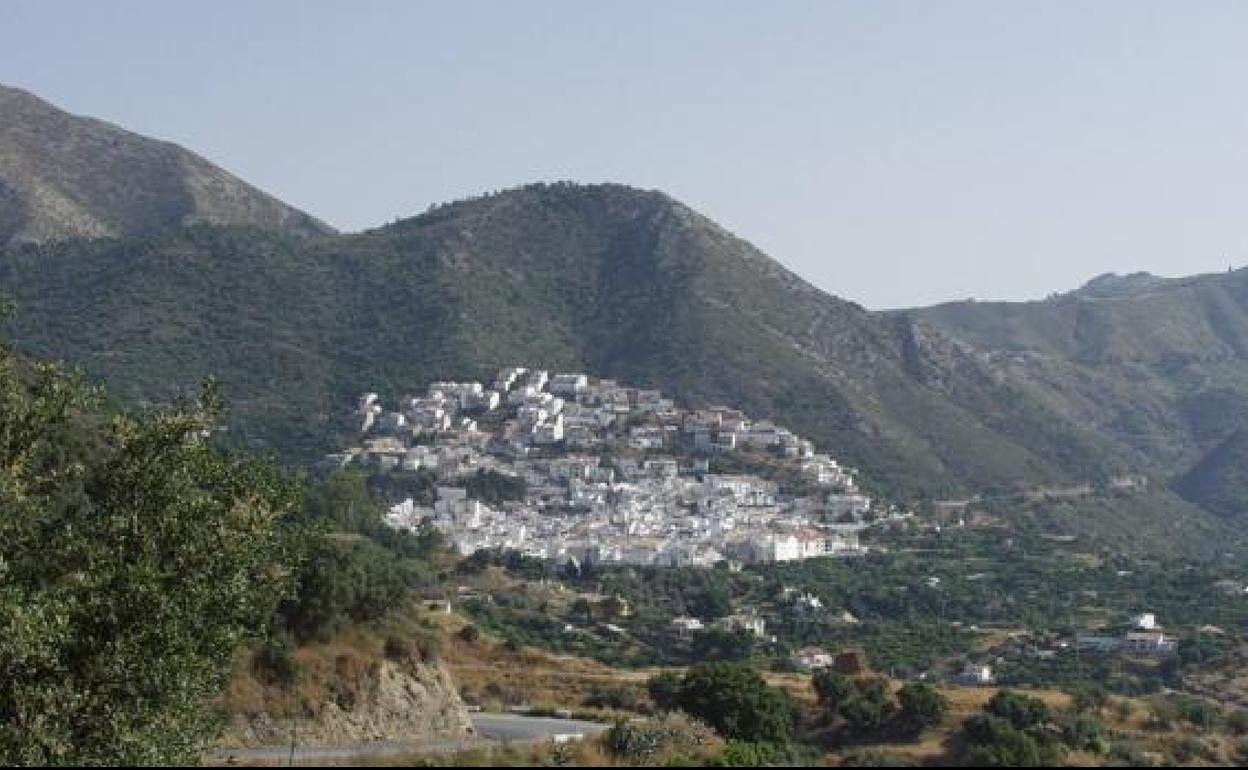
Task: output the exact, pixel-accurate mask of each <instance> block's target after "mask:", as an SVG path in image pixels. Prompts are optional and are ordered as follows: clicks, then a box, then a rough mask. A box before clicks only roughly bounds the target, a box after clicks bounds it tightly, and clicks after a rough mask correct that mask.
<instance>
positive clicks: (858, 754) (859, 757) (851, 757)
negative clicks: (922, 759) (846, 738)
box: [841, 749, 918, 767]
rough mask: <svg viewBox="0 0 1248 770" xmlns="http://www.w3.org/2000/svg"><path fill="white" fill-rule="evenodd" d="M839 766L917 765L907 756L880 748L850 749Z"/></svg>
mask: <svg viewBox="0 0 1248 770" xmlns="http://www.w3.org/2000/svg"><path fill="white" fill-rule="evenodd" d="M841 767H918V763H917V762H915V761H914V760H913V759H910V758H909V757H903V756H901V755H900V754H893V753H891V752H888V751H882V750H880V749H859V750H857V751H851V752H849V753H848V754H846V755H845V757H844V758H843V759H842V760H841Z"/></svg>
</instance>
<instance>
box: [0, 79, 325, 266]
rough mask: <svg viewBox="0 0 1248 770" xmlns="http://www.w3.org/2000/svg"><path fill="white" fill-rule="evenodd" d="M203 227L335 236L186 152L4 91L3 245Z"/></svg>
mask: <svg viewBox="0 0 1248 770" xmlns="http://www.w3.org/2000/svg"><path fill="white" fill-rule="evenodd" d="M197 222H204V223H212V224H220V225H251V226H255V227H260V228H264V229H269V230H276V231H280V232H284V233H287V234H290V235H298V236H307V235H319V234H325V233H328V232H331V229H330V228H329V227H328V226H326V225H325V224H323V223H321V222H318V221H317V220H316V219H313V218H312V217H310V216H308V215H307V214H304V213H303V212H301V211H298V210H296V209H293V208H291V207H290V206H287V205H286V204H284V203H282V202H281V201H279V200H277V199H276V198H273V197H271V196H269V195H266V194H265V193H263V192H261V191H260V190H257V189H256V188H254V187H252V186H251V185H249V184H247V183H245V182H243V181H242V180H240V179H238V178H236V177H234V176H232V175H230V174H229V173H227V172H225V171H223V170H221V169H220V168H218V167H216V166H214V165H213V164H211V163H209V162H208V161H206V160H204V159H203V158H200V157H199V156H197V155H194V154H192V153H190V152H187V151H186V150H184V149H182V148H181V147H178V146H177V145H174V144H170V143H168V142H160V141H156V140H153V139H148V138H146V137H143V136H139V135H137V134H132V133H130V132H128V131H125V130H123V129H120V128H118V127H116V126H113V125H110V124H108V123H105V122H102V121H99V120H93V119H91V118H83V117H78V116H75V115H70V114H69V113H66V112H63V111H62V110H59V109H57V108H56V107H54V106H52V105H51V104H48V103H47V102H45V101H43V100H42V99H39V98H38V97H36V96H33V95H31V94H29V93H27V92H25V91H21V90H18V89H15V88H8V87H4V86H0V244H4V243H9V242H16V241H21V242H26V241H35V242H39V241H48V240H55V239H63V238H72V237H97V236H128V235H147V234H152V233H157V232H162V231H167V230H169V229H172V228H176V227H181V226H183V225H188V224H193V223H197Z"/></svg>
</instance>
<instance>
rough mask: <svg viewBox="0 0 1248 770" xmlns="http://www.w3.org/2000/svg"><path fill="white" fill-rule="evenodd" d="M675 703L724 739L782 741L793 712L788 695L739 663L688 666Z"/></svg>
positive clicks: (787, 735) (788, 732) (790, 727)
mask: <svg viewBox="0 0 1248 770" xmlns="http://www.w3.org/2000/svg"><path fill="white" fill-rule="evenodd" d="M676 705H677V706H679V708H680V709H681V710H683V711H684V712H685V713H687V714H690V715H691V716H694V717H696V718H698V719H701V720H703V721H705V722H706V723H707V724H709V725H710V726H711V727H713V728H714V729H715V731H716V732H718V733H719V734H720V735H722V736H724V737H725V738H729V739H735V740H742V741H749V742H761V743H778V744H785V743H788V741H789V739H790V738H791V737H792V735H793V723H794V718H795V714H794V711H793V706H792V704H791V703H790V702H789V699H788V696H787V695H785V693H783V692H782V691H780V690H777V689H776V688H774V687H771V686H770V685H768V684H767V683H766V682H765V681H764V680H763V678H762V676H760V675H759V674H758V672H757V671H755V670H754V669H752V668H750V667H749V666H746V665H743V664H737V663H706V664H702V665H699V666H694V667H693V668H691V669H689V671H688V673H686V674H685V676H684V678H683V679H681V681H680V686H679V688H678V689H677V692H676Z"/></svg>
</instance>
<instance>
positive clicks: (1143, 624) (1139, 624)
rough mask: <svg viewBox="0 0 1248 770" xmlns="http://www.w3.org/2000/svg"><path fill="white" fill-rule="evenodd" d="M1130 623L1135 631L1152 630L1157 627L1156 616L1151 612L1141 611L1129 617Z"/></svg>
mask: <svg viewBox="0 0 1248 770" xmlns="http://www.w3.org/2000/svg"><path fill="white" fill-rule="evenodd" d="M1131 625H1132V626H1133V627H1134V628H1135V629H1136V630H1137V631H1154V630H1156V629H1157V616H1156V615H1154V614H1153V613H1151V612H1141V613H1140V614H1139V615H1135V616H1134V617H1132V618H1131Z"/></svg>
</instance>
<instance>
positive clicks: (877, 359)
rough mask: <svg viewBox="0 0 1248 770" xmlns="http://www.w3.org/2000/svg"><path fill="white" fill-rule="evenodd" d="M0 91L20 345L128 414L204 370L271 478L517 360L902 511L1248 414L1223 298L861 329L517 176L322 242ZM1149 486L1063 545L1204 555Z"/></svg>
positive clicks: (766, 281)
mask: <svg viewBox="0 0 1248 770" xmlns="http://www.w3.org/2000/svg"><path fill="white" fill-rule="evenodd" d="M0 93H2V96H0V124H2V126H0V180H3V184H4V189H3V192H0V201H2V202H5V205H2V206H0V222H4V223H6V224H4V227H5V228H7V230H5V232H6V233H7V235H5V236H4V237H3V238H0V243H3V242H5V241H7V246H4V247H3V249H2V251H0V295H7V296H8V297H11V298H12V299H13V300H14V301H15V303H16V305H17V313H16V315H15V316H14V317H13V318H12V319H10V320H9V321H7V322H6V324H5V326H6V327H7V331H8V333H9V335H10V336H11V338H12V339H13V340H14V342H15V344H16V345H17V346H18V347H19V348H20V349H21V350H22V351H23V352H25V353H27V354H31V355H35V356H39V357H45V358H61V359H67V360H69V361H72V362H74V363H76V364H78V365H81V366H82V367H84V368H85V370H86V371H87V372H88V373H89V374H90V375H91V376H93V377H97V378H100V379H102V380H104V381H105V382H107V384H108V385H109V388H110V392H111V393H112V394H113V395H115V396H117V397H120V398H122V399H125V400H127V401H130V402H143V401H145V400H151V399H167V398H168V397H170V396H171V395H174V394H177V393H180V392H184V391H185V390H186V389H188V388H193V387H195V386H196V384H197V383H199V382H200V381H201V380H203V379H205V378H207V377H210V376H215V377H218V378H219V379H220V380H221V381H222V383H223V384H224V386H225V390H226V394H227V396H228V397H229V398H230V400H231V403H232V404H233V407H234V416H233V418H232V419H231V422H230V424H229V426H228V427H229V429H230V432H231V435H232V436H234V437H235V439H236V440H237V441H239V442H240V443H244V444H248V445H257V446H264V447H270V448H272V449H274V450H276V451H278V452H279V453H280V454H281V455H283V456H284V457H287V458H289V459H295V460H301V461H302V460H309V459H313V458H315V457H317V456H318V455H319V454H320V453H322V452H325V451H328V450H331V449H334V448H336V447H337V446H339V445H340V444H341V441H342V440H343V438H344V437H345V436H346V435H347V434H349V433H350V431H351V430H352V428H351V425H350V421H349V420H348V419H347V413H348V411H349V409H350V407H351V405H352V403H353V401H354V398H355V397H356V396H357V395H358V393H359V392H361V391H363V390H366V389H370V390H379V391H381V392H382V393H383V395H385V396H387V397H398V396H400V395H402V394H403V393H405V392H408V391H410V390H413V389H418V388H422V387H423V386H424V384H425V383H427V382H429V381H432V380H436V379H445V378H473V379H481V378H488V377H489V376H490V375H491V374H492V373H493V371H495V370H496V369H497V368H498V367H500V366H504V365H512V364H523V365H533V366H541V367H545V368H550V369H556V370H565V371H566V370H580V371H585V372H588V373H591V374H593V375H597V376H608V377H614V378H616V379H619V380H621V381H623V382H627V383H630V384H635V385H640V386H654V387H659V388H661V389H663V390H664V391H667V392H669V393H671V394H672V395H674V396H675V397H676V398H677V399H679V400H680V401H681V402H682V403H683V404H686V405H689V406H699V405H710V404H717V403H718V404H729V405H733V406H737V407H739V408H742V409H744V410H746V411H747V412H749V413H751V414H753V415H756V416H759V417H770V418H774V419H776V420H778V421H779V422H781V423H782V424H784V425H787V426H789V427H792V428H793V429H795V430H797V431H798V432H800V433H802V434H804V435H807V436H809V437H811V438H812V439H814V440H815V441H816V442H817V443H818V444H819V445H820V446H821V447H823V448H826V449H828V450H829V451H832V452H833V453H835V454H836V455H837V456H838V457H842V458H845V459H847V460H848V461H849V462H851V463H852V464H854V465H856V466H858V467H859V468H860V469H861V471H862V472H863V475H864V477H865V478H866V479H867V480H868V483H869V484H870V485H872V486H873V487H874V489H875V491H876V492H878V493H883V494H887V495H889V496H893V497H896V498H902V499H905V500H910V501H914V500H922V499H940V498H944V497H949V496H965V495H969V494H976V493H983V492H988V493H997V494H998V496H1003V495H1004V496H1008V495H1009V494H1013V493H1014V492H1016V491H1019V490H1021V489H1023V488H1030V489H1033V490H1034V489H1036V488H1041V489H1055V490H1060V489H1064V488H1072V487H1079V486H1081V485H1085V484H1088V483H1091V484H1094V485H1096V487H1097V488H1106V487H1107V485H1109V484H1110V482H1111V480H1112V479H1114V478H1115V477H1118V476H1121V475H1124V474H1136V473H1141V472H1143V473H1146V474H1149V475H1151V476H1153V477H1154V478H1160V479H1163V480H1164V479H1169V478H1171V477H1173V476H1175V475H1176V474H1177V472H1178V470H1179V469H1181V468H1184V469H1185V468H1186V467H1188V466H1190V465H1191V464H1193V463H1194V462H1195V461H1196V460H1197V459H1199V456H1200V455H1201V454H1202V452H1204V451H1208V450H1209V449H1212V448H1213V446H1214V445H1216V444H1217V443H1218V442H1220V441H1221V440H1224V439H1225V438H1226V436H1227V435H1228V430H1227V428H1228V421H1232V418H1225V417H1224V415H1225V414H1227V411H1228V410H1230V411H1233V412H1235V414H1236V415H1238V414H1240V413H1243V414H1245V415H1248V386H1245V387H1240V386H1241V384H1242V383H1240V382H1239V379H1238V378H1239V377H1240V375H1238V372H1239V371H1240V370H1242V369H1243V366H1242V361H1241V360H1240V356H1241V353H1242V351H1245V350H1248V324H1244V323H1243V318H1242V316H1243V310H1242V309H1241V308H1242V305H1241V303H1240V302H1239V295H1237V294H1236V291H1237V290H1236V289H1233V288H1227V289H1209V290H1207V291H1206V290H1205V289H1198V288H1197V289H1194V288H1192V285H1191V284H1190V282H1183V281H1177V282H1175V281H1168V280H1166V279H1154V278H1153V277H1151V276H1134V277H1129V278H1128V279H1126V280H1118V279H1116V278H1114V277H1102V278H1101V279H1097V280H1096V281H1094V282H1093V283H1092V284H1090V285H1089V286H1087V287H1085V288H1084V289H1083V290H1080V291H1076V292H1073V293H1071V294H1069V295H1064V296H1061V297H1058V298H1056V299H1054V300H1053V301H1052V302H1050V303H1031V304H1023V305H1008V304H981V303H971V304H963V305H950V306H942V307H939V308H932V309H924V310H914V311H904V312H891V313H873V312H869V311H867V310H865V309H863V308H862V307H860V306H858V305H856V304H854V303H852V302H848V301H845V300H842V299H838V298H837V297H834V296H832V295H829V294H827V293H825V292H823V291H820V290H819V289H816V288H815V287H813V286H811V285H810V284H809V283H807V282H805V281H804V280H802V279H801V278H799V277H798V276H796V275H795V274H793V273H792V272H790V271H789V270H787V269H785V268H784V267H783V266H782V265H781V264H780V263H778V262H776V261H775V260H773V259H771V258H770V257H768V256H767V255H766V254H763V253H762V252H761V251H759V250H758V249H756V248H755V247H753V246H752V245H750V244H749V243H747V242H746V241H744V240H742V239H740V238H738V237H736V236H735V235H733V234H732V233H730V232H728V231H726V230H725V229H724V228H722V227H720V226H718V225H716V224H715V223H713V222H711V221H710V220H708V219H706V218H705V217H703V216H701V215H700V214H698V213H697V212H695V211H693V210H691V209H689V208H688V207H687V206H684V205H683V204H681V203H679V202H677V201H675V200H673V199H671V198H670V197H668V196H666V195H664V194H662V193H659V192H655V191H643V190H637V189H633V188H629V187H625V186H622V185H614V184H601V185H576V184H570V183H557V184H537V185H529V186H526V187H521V188H517V189H512V190H507V191H504V192H500V193H496V194H492V195H487V196H482V197H479V198H474V199H470V200H464V201H459V202H456V203H452V204H449V205H445V206H441V207H438V208H435V209H432V210H430V211H428V212H426V213H425V214H423V215H420V216H416V217H412V218H410V219H406V220H402V221H399V222H396V223H393V224H391V225H388V226H386V227H382V228H378V229H376V230H372V231H369V232H364V233H357V234H347V235H333V234H327V232H326V230H327V229H326V228H325V227H324V226H323V225H320V224H319V223H317V222H315V220H311V219H310V218H308V217H306V215H302V214H299V213H298V212H294V211H292V210H291V209H289V208H287V207H285V206H283V205H282V204H280V203H278V202H276V201H274V200H273V199H271V198H268V197H267V196H264V195H263V194H262V193H259V192H257V191H255V190H254V189H253V188H250V187H248V186H247V185H245V184H243V183H242V182H239V181H238V180H235V179H233V178H232V177H229V176H228V175H226V174H225V173H224V172H221V171H219V170H218V169H215V167H212V166H210V165H209V164H207V163H206V162H204V161H202V160H199V159H198V158H196V157H195V156H193V155H190V154H189V153H187V152H185V151H184V150H181V149H179V148H177V147H174V146H172V145H168V144H164V143H160V142H155V141H152V140H149V139H145V138H143V137H139V136H136V135H133V134H129V133H126V132H124V131H122V130H121V129H117V128H114V127H112V126H108V125H106V124H102V123H99V122H97V121H91V120H87V119H82V118H75V117H71V116H68V115H66V114H65V113H62V112H59V111H57V110H55V109H54V108H52V107H50V106H48V105H46V104H45V103H43V102H41V101H39V100H38V99H36V98H35V97H32V96H29V95H27V94H24V93H21V92H15V91H12V90H11V89H9V90H4V91H3V92H0ZM75 235H90V236H99V235H110V236H112V237H73V236H75ZM312 235H315V236H317V237H307V236H312ZM1244 280H1248V278H1245V279H1244ZM1202 285H1203V284H1202ZM1192 292H1197V293H1198V294H1200V296H1198V297H1195V298H1190V297H1189V298H1188V299H1187V300H1183V301H1178V300H1174V301H1175V302H1178V305H1176V308H1177V307H1179V306H1181V307H1182V309H1181V311H1180V310H1177V309H1174V308H1170V307H1169V306H1168V305H1167V306H1166V307H1158V306H1156V305H1157V303H1166V302H1171V300H1167V299H1164V298H1166V297H1170V296H1171V295H1176V296H1180V297H1187V295H1188V294H1191V293H1192ZM1201 292H1203V293H1201ZM1245 293H1248V292H1245ZM1133 308H1134V309H1133ZM1172 311H1173V312H1172ZM1175 313H1177V315H1175ZM1193 357H1195V358H1198V359H1199V360H1200V365H1199V367H1198V368H1197V369H1194V370H1192V371H1191V372H1190V377H1195V378H1197V379H1199V378H1201V377H1205V378H1209V377H1213V375H1214V374H1215V373H1216V374H1217V377H1213V379H1212V380H1211V382H1214V385H1212V386H1208V385H1201V384H1200V382H1204V380H1200V382H1193V383H1191V384H1190V387H1187V388H1186V389H1181V388H1179V383H1180V381H1181V380H1182V379H1183V377H1184V376H1189V375H1182V374H1181V372H1183V371H1187V370H1186V369H1184V367H1185V366H1187V364H1188V363H1190V361H1191V360H1192V359H1193ZM1145 359H1147V360H1148V362H1147V363H1145V362H1144V361H1145ZM1172 369H1173V370H1175V371H1178V372H1180V374H1177V375H1173V376H1172V374H1173V372H1171V373H1167V372H1169V371H1170V370H1172ZM1233 419H1239V418H1238V417H1235V418H1233ZM1176 434H1182V436H1181V437H1180V438H1178V439H1176V438H1175V435H1176ZM1159 487H1164V485H1154V486H1153V489H1158V488H1159ZM1149 494H1150V501H1149V502H1148V504H1128V503H1125V502H1112V501H1111V503H1110V504H1109V509H1107V510H1112V511H1118V514H1115V515H1120V516H1121V518H1120V520H1118V521H1114V522H1110V521H1109V518H1110V513H1109V512H1107V510H1101V509H1098V510H1097V511H1094V512H1092V513H1091V514H1090V515H1089V516H1087V517H1084V516H1082V513H1083V512H1084V509H1082V508H1080V507H1079V506H1075V507H1074V508H1073V509H1069V510H1065V512H1064V513H1063V514H1062V517H1061V521H1062V522H1065V523H1063V524H1061V525H1060V526H1061V527H1065V528H1068V529H1074V530H1078V529H1080V528H1081V527H1083V531H1085V532H1088V531H1095V532H1097V533H1101V534H1105V535H1106V536H1107V537H1109V538H1110V539H1119V540H1121V539H1122V538H1124V537H1129V536H1133V534H1135V533H1140V532H1150V533H1157V535H1156V536H1153V535H1150V536H1149V538H1150V539H1152V540H1154V541H1157V542H1166V541H1171V540H1184V539H1186V540H1190V541H1193V542H1196V541H1199V542H1200V543H1202V544H1203V545H1202V547H1203V546H1207V545H1210V544H1214V545H1220V544H1221V537H1222V536H1223V535H1224V534H1225V530H1223V529H1219V527H1220V526H1221V525H1220V524H1219V522H1217V521H1216V520H1214V519H1212V518H1211V517H1209V516H1208V514H1205V513H1202V512H1201V511H1199V510H1197V509H1195V508H1192V507H1191V506H1189V505H1187V504H1184V503H1181V502H1180V501H1178V500H1177V498H1174V497H1173V496H1170V495H1168V494H1167V493H1166V492H1164V490H1163V491H1156V492H1152V493H1149ZM1064 505H1066V504H1065V503H1064ZM1067 508H1070V506H1069V505H1067ZM1037 515H1040V516H1043V515H1045V514H1044V512H1043V511H1040V512H1039V513H1038V514H1037ZM1094 519H1095V522H1099V523H1095V522H1093V520H1094ZM1085 524H1086V525H1087V526H1086V527H1084V525H1085ZM1111 525H1112V526H1111ZM1176 532H1178V533H1179V534H1178V535H1176ZM1184 533H1187V534H1184Z"/></svg>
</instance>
